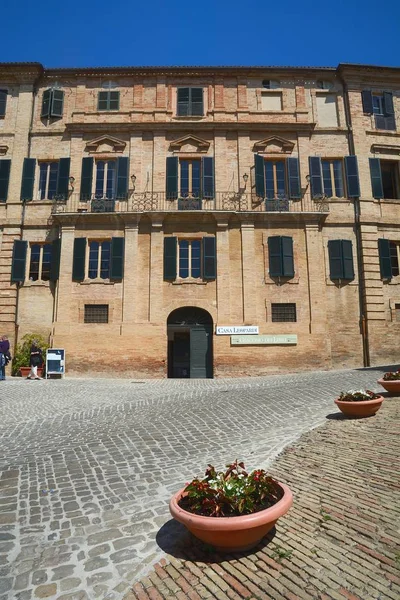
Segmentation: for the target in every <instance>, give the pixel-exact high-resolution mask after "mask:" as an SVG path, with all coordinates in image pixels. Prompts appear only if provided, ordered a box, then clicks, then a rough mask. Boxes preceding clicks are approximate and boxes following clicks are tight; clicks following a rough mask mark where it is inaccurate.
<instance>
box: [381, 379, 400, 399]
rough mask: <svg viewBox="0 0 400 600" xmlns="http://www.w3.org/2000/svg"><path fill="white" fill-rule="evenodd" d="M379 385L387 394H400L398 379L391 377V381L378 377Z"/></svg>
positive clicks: (399, 380)
mask: <svg viewBox="0 0 400 600" xmlns="http://www.w3.org/2000/svg"><path fill="white" fill-rule="evenodd" d="M378 383H379V385H381V386H382V387H383V388H385V390H386V391H387V392H389V394H393V395H394V396H400V379H392V381H385V380H384V379H378Z"/></svg>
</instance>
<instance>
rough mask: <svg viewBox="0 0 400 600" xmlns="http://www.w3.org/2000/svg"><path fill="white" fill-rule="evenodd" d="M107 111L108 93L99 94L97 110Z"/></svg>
mask: <svg viewBox="0 0 400 600" xmlns="http://www.w3.org/2000/svg"><path fill="white" fill-rule="evenodd" d="M108 109H109V93H108V92H99V94H98V96H97V110H108Z"/></svg>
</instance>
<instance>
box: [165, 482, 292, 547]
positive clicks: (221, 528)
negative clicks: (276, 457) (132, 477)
mask: <svg viewBox="0 0 400 600" xmlns="http://www.w3.org/2000/svg"><path fill="white" fill-rule="evenodd" d="M278 483H279V482H278ZM279 486H280V487H281V488H282V490H283V497H282V498H281V499H280V500H279V502H277V503H276V504H274V506H271V507H270V508H266V509H265V510H260V511H259V512H256V513H253V514H251V515H243V516H240V517H203V516H201V515H195V514H193V513H191V512H188V511H186V510H183V508H181V507H180V506H179V504H178V501H179V500H180V498H181V497H182V495H183V492H184V489H182V490H180V491H179V492H178V493H177V494H175V495H174V496H173V497H172V498H171V501H170V503H169V510H170V512H171V515H172V516H173V517H174V519H176V520H177V521H179V522H180V523H183V525H185V527H187V529H188V530H189V531H190V532H191V533H192V534H193V535H194V536H195V537H197V538H198V539H199V540H201V541H202V542H205V543H206V544H210V545H211V546H214V547H215V548H216V549H217V550H221V551H222V552H238V551H241V550H249V549H250V548H253V547H254V546H256V545H257V544H258V543H259V542H260V541H261V540H262V538H263V537H264V536H265V535H266V534H267V533H268V532H269V531H270V530H271V529H272V528H273V526H274V525H275V523H276V522H277V520H278V519H279V517H282V516H283V515H284V514H286V513H287V512H288V510H289V508H290V507H291V506H292V504H293V494H292V492H291V491H290V489H289V488H288V487H287V485H285V484H283V483H279Z"/></svg>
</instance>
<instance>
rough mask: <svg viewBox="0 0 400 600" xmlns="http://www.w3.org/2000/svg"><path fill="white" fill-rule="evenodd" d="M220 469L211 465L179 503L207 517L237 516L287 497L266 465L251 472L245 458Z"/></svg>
mask: <svg viewBox="0 0 400 600" xmlns="http://www.w3.org/2000/svg"><path fill="white" fill-rule="evenodd" d="M226 467H227V469H226V471H219V472H217V471H216V469H215V468H214V467H213V466H212V465H208V467H207V470H206V473H205V475H206V476H205V478H204V479H193V481H191V482H190V483H189V484H187V486H186V488H185V489H184V492H183V495H182V497H181V498H180V500H179V502H178V504H179V506H180V507H181V508H183V509H184V510H186V511H188V512H191V513H194V514H196V515H202V516H206V517H237V516H240V515H249V514H252V513H255V512H259V511H260V510H264V509H266V508H269V507H270V506H273V505H274V504H276V503H277V502H278V501H279V500H280V499H281V498H282V497H283V490H282V488H281V487H280V485H279V484H278V482H277V481H275V480H274V479H273V478H272V477H270V476H268V475H267V473H266V472H265V471H264V470H263V469H257V470H255V471H252V472H251V473H248V472H247V471H246V470H245V466H244V463H243V462H238V461H237V460H236V461H235V462H234V463H232V464H230V465H226Z"/></svg>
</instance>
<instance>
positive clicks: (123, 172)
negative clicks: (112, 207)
mask: <svg viewBox="0 0 400 600" xmlns="http://www.w3.org/2000/svg"><path fill="white" fill-rule="evenodd" d="M128 176H129V158H128V157H127V156H121V157H120V158H118V160H117V200H127V198H128Z"/></svg>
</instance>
